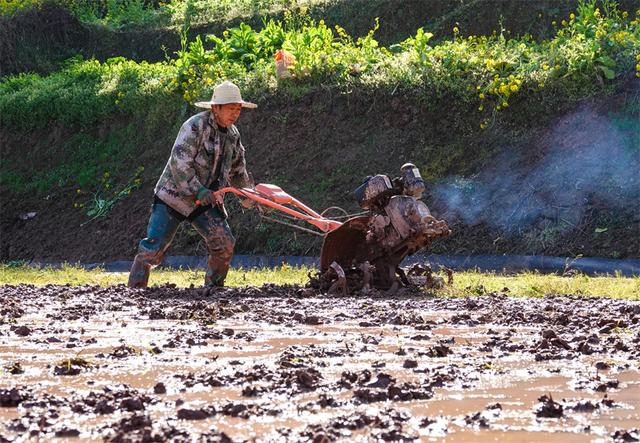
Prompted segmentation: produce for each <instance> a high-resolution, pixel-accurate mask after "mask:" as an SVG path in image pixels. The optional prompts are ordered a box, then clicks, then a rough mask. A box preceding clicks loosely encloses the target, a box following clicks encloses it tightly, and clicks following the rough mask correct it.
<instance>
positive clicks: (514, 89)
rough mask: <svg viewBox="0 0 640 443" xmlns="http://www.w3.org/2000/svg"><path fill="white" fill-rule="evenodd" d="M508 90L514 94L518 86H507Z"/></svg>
mask: <svg viewBox="0 0 640 443" xmlns="http://www.w3.org/2000/svg"><path fill="white" fill-rule="evenodd" d="M509 89H511V91H513V92H516V91H517V90H518V86H517V85H511V86H509Z"/></svg>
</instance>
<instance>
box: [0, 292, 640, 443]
mask: <svg viewBox="0 0 640 443" xmlns="http://www.w3.org/2000/svg"><path fill="white" fill-rule="evenodd" d="M507 294H508V292H507V290H506V289H505V292H502V293H493V294H489V295H483V296H473V297H468V298H438V297H432V296H429V295H428V294H425V293H421V292H419V291H417V290H411V291H406V292H404V293H402V294H400V295H396V296H393V297H388V296H384V295H383V294H379V293H377V292H375V291H372V292H369V293H368V294H366V295H359V296H351V297H332V296H327V295H323V294H319V293H317V292H315V291H314V290H312V289H309V288H302V287H296V286H263V287H260V288H253V287H249V288H232V289H220V290H210V289H204V288H197V289H179V288H176V287H172V286H162V287H156V288H150V289H147V290H132V289H128V288H126V287H124V286H111V287H98V286H59V285H48V286H44V287H35V286H30V285H19V286H11V285H4V286H0V361H1V362H2V378H1V379H0V423H1V424H0V441H22V440H26V439H41V440H45V439H46V440H48V439H53V438H56V437H57V438H60V439H65V440H69V441H73V440H86V439H102V440H107V441H168V440H169V441H194V440H195V441H254V440H257V441H292V442H297V441H310V442H328V441H340V440H342V441H347V440H348V441H431V440H433V441H435V440H442V439H444V440H446V441H557V442H571V441H612V440H615V441H637V439H640V431H639V429H638V428H640V302H637V301H627V300H618V299H607V298H585V297H577V296H575V297H573V296H562V297H561V296H547V297H544V298H518V297H513V296H511V295H507Z"/></svg>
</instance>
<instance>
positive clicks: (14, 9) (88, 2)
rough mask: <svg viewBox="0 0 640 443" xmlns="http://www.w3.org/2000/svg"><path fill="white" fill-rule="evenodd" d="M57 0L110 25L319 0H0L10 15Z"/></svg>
mask: <svg viewBox="0 0 640 443" xmlns="http://www.w3.org/2000/svg"><path fill="white" fill-rule="evenodd" d="M45 2H49V3H57V4H59V5H62V6H63V7H65V8H67V9H68V10H69V11H70V12H71V13H72V14H73V15H74V16H76V17H77V18H78V19H79V20H80V21H82V22H85V23H92V24H99V25H102V26H107V27H111V28H122V27H127V26H147V27H149V26H152V27H161V26H174V25H180V26H184V25H185V24H198V23H207V22H210V21H212V19H214V20H217V21H224V20H230V19H233V18H235V17H246V16H253V15H265V14H268V13H272V12H275V11H280V10H283V9H285V8H291V7H297V6H298V5H305V4H309V3H319V2H320V1H319V0H315V2H313V1H309V0H307V1H305V0H300V1H298V0H168V1H160V2H156V1H154V2H150V1H146V0H0V15H5V16H11V15H13V14H16V13H18V12H20V11H24V10H25V9H30V8H38V7H40V6H41V5H42V4H43V3H45Z"/></svg>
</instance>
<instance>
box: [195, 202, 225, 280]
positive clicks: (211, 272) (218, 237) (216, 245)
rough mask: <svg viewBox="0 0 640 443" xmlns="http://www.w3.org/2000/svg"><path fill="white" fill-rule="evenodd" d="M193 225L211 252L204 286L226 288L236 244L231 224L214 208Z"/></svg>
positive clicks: (196, 219)
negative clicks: (225, 281) (225, 283)
mask: <svg viewBox="0 0 640 443" xmlns="http://www.w3.org/2000/svg"><path fill="white" fill-rule="evenodd" d="M191 223H192V225H193V227H194V228H195V229H196V231H198V233H199V234H200V235H201V236H202V237H203V238H204V240H205V243H206V245H207V251H208V252H209V257H208V259H207V273H206V274H205V277H204V284H205V285H206V286H217V287H222V286H224V280H225V278H226V277H227V272H229V267H230V266H231V258H232V257H233V248H234V246H235V243H236V239H235V238H234V237H233V234H232V233H231V228H229V224H228V223H227V221H226V220H225V217H224V215H223V214H222V213H221V212H220V210H219V209H218V208H217V207H212V208H211V209H209V210H208V211H207V212H205V213H203V214H201V215H199V216H198V217H196V218H195V219H194V220H193V221H192V222H191Z"/></svg>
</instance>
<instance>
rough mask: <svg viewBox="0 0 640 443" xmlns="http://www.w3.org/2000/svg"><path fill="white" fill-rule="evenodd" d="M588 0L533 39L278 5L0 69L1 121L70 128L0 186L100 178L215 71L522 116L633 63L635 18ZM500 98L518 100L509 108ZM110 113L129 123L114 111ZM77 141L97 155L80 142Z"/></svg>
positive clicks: (580, 93) (178, 115)
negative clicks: (356, 33)
mask: <svg viewBox="0 0 640 443" xmlns="http://www.w3.org/2000/svg"><path fill="white" fill-rule="evenodd" d="M596 5H597V3H596V2H595V1H591V2H585V3H581V4H580V5H579V8H578V10H577V11H576V13H575V14H574V13H571V15H570V16H569V17H567V19H566V20H562V22H561V23H556V22H554V26H556V27H557V33H556V35H555V37H553V38H552V39H549V40H543V41H540V42H538V41H535V40H533V39H531V38H530V37H528V36H524V37H520V38H509V37H508V36H507V35H504V34H502V33H499V34H496V33H494V35H489V36H473V35H470V36H463V34H462V33H461V30H460V29H458V27H454V28H453V29H452V37H451V38H450V39H445V40H444V41H441V42H440V43H437V44H432V43H431V42H430V40H431V39H432V37H433V34H431V33H429V32H426V31H424V30H423V29H419V30H418V31H417V32H416V33H415V34H414V35H413V36H412V37H410V38H408V39H407V40H405V41H404V42H402V43H401V44H397V45H394V46H391V47H388V48H385V47H382V46H380V45H379V44H378V42H377V41H376V39H375V30H376V29H375V28H374V29H372V30H371V31H370V32H369V34H368V35H367V36H366V37H363V38H353V37H351V36H350V35H348V34H347V33H346V31H345V30H344V29H342V28H341V27H339V26H336V27H335V29H332V28H330V27H328V26H327V25H326V24H325V23H324V22H323V21H319V22H314V21H313V20H311V19H310V18H309V17H308V16H304V15H302V16H300V15H292V14H289V15H288V16H287V18H286V19H285V20H284V21H282V22H281V21H273V20H271V21H269V22H267V23H266V24H265V26H264V28H262V29H260V30H254V29H252V28H251V27H250V26H248V25H244V24H242V25H240V26H239V27H237V28H232V29H229V30H227V31H225V32H224V33H223V35H221V36H219V37H218V36H210V37H209V38H208V39H207V41H203V40H202V39H200V37H198V38H197V39H196V40H195V41H191V42H187V41H186V40H185V41H183V47H182V50H181V51H179V52H178V53H177V55H176V57H175V58H173V59H172V60H170V61H168V62H163V63H144V62H143V63H136V62H133V61H130V60H126V59H124V58H121V57H117V58H112V59H110V60H108V61H107V62H105V63H99V62H98V61H95V60H88V61H84V60H81V59H77V60H70V61H69V62H68V63H67V65H66V67H65V68H64V69H62V70H61V71H59V72H56V73H53V74H51V75H49V76H40V75H37V74H20V75H17V76H11V77H8V78H6V79H4V80H3V81H2V82H0V130H2V131H3V133H9V134H26V133H29V132H31V131H35V130H44V129H45V128H51V127H56V126H64V127H71V128H74V130H75V132H79V133H80V134H78V135H76V136H74V137H72V138H70V139H66V140H62V141H61V142H62V143H61V146H53V149H52V150H51V151H52V152H55V149H56V148H62V149H61V150H60V151H61V152H56V157H57V162H56V161H55V160H54V162H53V164H50V163H49V164H47V168H46V170H35V171H34V170H33V168H32V167H28V168H22V170H21V168H20V167H19V166H18V162H12V161H7V162H3V163H4V164H3V166H2V168H1V169H0V185H4V186H7V187H8V188H9V189H10V190H11V191H12V192H14V193H31V192H37V193H39V194H41V195H46V194H47V193H50V192H51V191H52V190H53V188H56V187H58V188H63V187H66V186H77V187H78V188H80V189H86V188H89V189H88V191H89V192H94V191H95V190H96V188H97V187H99V186H100V185H101V183H100V177H101V174H99V173H98V172H103V173H104V172H109V173H111V172H112V170H113V169H114V168H117V167H118V165H117V164H116V163H117V160H119V159H122V158H123V157H125V156H126V154H127V153H130V152H129V151H130V150H129V151H128V150H127V149H126V146H127V144H134V143H135V144H137V145H140V144H145V145H149V144H152V143H157V142H158V138H161V140H162V141H163V142H167V143H168V142H169V140H170V139H171V137H172V136H173V132H172V131H173V128H175V127H177V126H178V125H179V124H180V123H181V121H182V119H183V118H184V117H185V115H186V114H188V113H189V111H191V112H192V111H193V110H194V108H192V107H191V106H192V104H193V102H195V101H197V100H199V99H202V98H204V97H208V96H210V94H211V91H212V88H213V86H214V85H215V84H217V83H218V82H220V81H221V80H223V79H227V78H230V79H232V80H234V81H235V82H237V83H238V84H239V85H240V86H241V87H242V88H243V90H244V91H246V92H245V94H246V95H247V96H252V97H256V98H258V101H262V102H266V101H267V100H268V98H271V97H274V96H279V97H287V98H288V100H290V101H291V100H295V99H296V98H300V97H303V96H305V95H308V94H309V93H310V92H311V91H314V90H325V89H328V90H332V91H334V93H336V94H349V93H350V92H351V91H354V90H356V91H359V93H360V94H367V93H370V94H372V95H375V94H379V91H388V93H389V94H390V95H394V94H401V95H402V94H404V95H411V96H412V97H413V101H414V102H417V103H418V104H424V106H426V108H427V109H429V108H430V107H433V108H434V109H435V108H436V107H438V106H441V104H442V103H449V104H450V105H449V106H450V108H451V109H450V111H452V112H453V113H452V114H451V116H450V118H451V119H452V120H454V121H455V120H457V119H460V120H462V119H464V123H465V126H466V127H467V129H466V133H463V134H460V135H461V136H468V135H470V134H474V133H476V132H481V131H483V130H487V129H491V128H492V127H493V126H495V125H496V124H498V123H499V122H500V121H502V120H504V119H509V118H511V117H514V118H516V119H518V123H522V124H527V122H529V121H531V120H535V119H536V118H537V117H538V115H537V113H539V115H544V114H546V113H548V110H549V109H550V108H551V109H553V108H554V107H556V106H557V104H558V103H559V102H571V101H575V100H578V99H581V98H585V97H589V96H592V95H594V94H597V93H607V92H611V91H612V90H613V87H614V86H615V84H616V81H617V80H618V79H620V78H622V77H624V75H625V74H627V73H631V72H634V71H635V72H636V75H637V76H640V26H639V24H638V17H635V18H634V17H633V14H634V13H631V14H629V13H628V12H626V11H620V10H618V9H617V8H615V5H614V4H613V3H609V2H606V3H605V7H604V10H601V9H600V7H598V6H596ZM635 14H640V11H637V12H635ZM280 49H283V50H286V51H288V52H289V53H290V54H292V55H293V56H294V57H295V62H293V63H291V64H290V65H289V66H288V71H287V72H288V73H289V75H290V77H289V78H287V79H281V80H278V79H277V77H276V74H275V70H274V64H273V57H274V54H275V52H276V51H277V50H280ZM180 97H182V100H181V99H180ZM260 98H262V100H260ZM514 102H515V104H516V105H517V106H518V108H516V109H511V108H510V106H512V105H513V104H514ZM523 107H524V108H526V110H525V109H523ZM470 110H474V111H472V112H471V113H469V111H470ZM178 111H179V112H178ZM124 120H126V121H128V122H130V125H128V126H123V125H121V126H120V127H118V125H117V124H114V123H117V122H119V121H124ZM104 122H107V123H108V124H109V126H110V129H109V132H108V134H107V135H106V136H105V135H104V131H101V132H102V135H101V136H99V138H98V139H96V138H95V137H93V138H92V137H91V135H88V134H86V133H87V132H89V134H90V131H87V130H90V129H92V128H95V127H97V126H100V125H101V124H102V123H104ZM474 126H475V128H474ZM141 129H142V131H141ZM158 135H160V137H158ZM91 150H94V151H99V152H101V153H102V154H100V155H91V154H89V155H87V154H86V152H87V151H89V152H90V153H91ZM78 151H83V152H84V153H85V154H81V153H79V152H78ZM22 152H23V151H22V147H21V146H11V145H9V146H3V153H2V154H3V157H5V158H6V159H7V160H12V159H13V157H14V156H15V155H22ZM58 154H61V155H58ZM56 163H57V164H56ZM129 168H130V169H133V168H131V165H129ZM100 170H102V171H100ZM441 172H442V171H434V172H433V174H434V175H436V176H437V175H438V174H439V173H441ZM124 175H127V174H124ZM34 176H35V178H34ZM127 178H128V177H127ZM125 181H126V180H125Z"/></svg>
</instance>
